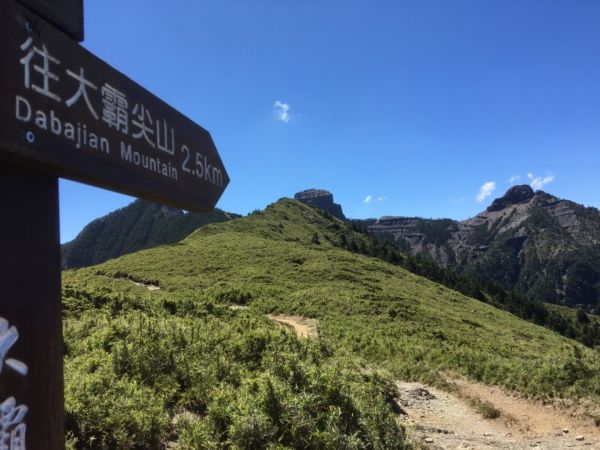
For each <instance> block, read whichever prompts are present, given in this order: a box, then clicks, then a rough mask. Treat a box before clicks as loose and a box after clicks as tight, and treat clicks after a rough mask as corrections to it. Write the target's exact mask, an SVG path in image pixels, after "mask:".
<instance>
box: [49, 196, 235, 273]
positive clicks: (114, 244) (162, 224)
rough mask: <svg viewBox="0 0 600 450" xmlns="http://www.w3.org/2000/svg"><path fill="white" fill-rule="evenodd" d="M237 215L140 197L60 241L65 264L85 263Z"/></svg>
mask: <svg viewBox="0 0 600 450" xmlns="http://www.w3.org/2000/svg"><path fill="white" fill-rule="evenodd" d="M236 217H240V216H239V215H237V214H232V213H226V212H224V211H221V210H220V209H215V210H214V211H211V212H207V213H186V212H184V211H182V210H179V209H175V208H170V207H167V206H162V205H159V204H156V203H151V202H148V201H145V200H139V199H138V200H135V201H134V202H132V203H130V204H129V205H127V206H125V207H123V208H120V209H117V210H115V211H113V212H111V213H109V214H107V215H105V216H103V217H100V218H98V219H95V220H93V221H92V222H90V223H89V224H87V225H86V226H85V227H84V228H83V230H82V231H81V232H80V233H79V234H78V235H77V236H76V237H75V239H73V240H72V241H70V242H67V243H65V244H63V245H61V260H62V261H61V262H62V267H63V268H66V269H68V268H76V267H86V266H90V265H94V264H99V263H101V262H104V261H106V260H108V259H112V258H116V257H118V256H121V255H124V254H127V253H133V252H136V251H138V250H142V249H145V248H149V247H154V246H157V245H164V244H170V243H174V242H177V241H179V240H181V239H183V238H184V237H185V236H187V235H188V234H190V233H191V232H192V231H194V230H195V229H197V228H199V227H201V226H204V225H206V224H209V223H215V222H223V221H226V220H230V219H232V218H236Z"/></svg>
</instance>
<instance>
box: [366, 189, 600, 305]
mask: <svg viewBox="0 0 600 450" xmlns="http://www.w3.org/2000/svg"><path fill="white" fill-rule="evenodd" d="M366 225H367V229H368V231H369V232H370V233H372V234H373V235H375V236H377V237H379V238H382V239H391V240H393V241H394V243H395V244H396V246H397V247H398V248H399V249H401V250H404V251H406V252H410V253H412V254H413V255H417V254H421V255H426V256H428V257H431V258H432V259H433V260H434V261H435V262H436V263H437V264H438V265H440V266H442V267H446V268H450V269H454V270H456V271H458V272H461V273H464V274H465V275H470V276H476V277H478V278H480V279H489V280H493V281H496V282H499V283H501V284H502V285H503V286H504V287H506V288H508V289H514V290H515V291H516V292H518V293H522V294H527V295H529V296H530V297H533V298H535V299H538V300H543V301H546V302H550V303H559V304H565V305H569V306H582V307H584V308H586V309H588V310H591V309H594V308H598V306H599V292H600V211H598V210H597V209H596V208H586V207H584V206H582V205H579V204H577V203H574V202H572V201H569V200H562V199H559V198H557V197H554V196H553V195H550V194H548V193H546V192H543V191H536V192H534V191H533V189H531V187H529V186H527V185H522V186H514V187H512V188H510V189H509V190H508V191H507V192H506V194H505V195H504V196H503V197H501V198H498V199H496V200H494V201H493V203H492V204H491V205H490V206H489V207H488V208H487V210H485V211H483V212H482V213H480V214H478V215H477V216H475V217H473V218H471V219H467V220H463V221H455V220H451V219H422V218H417V217H390V216H386V217H381V218H380V219H379V220H371V221H368V222H367V223H366Z"/></svg>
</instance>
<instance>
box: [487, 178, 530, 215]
mask: <svg viewBox="0 0 600 450" xmlns="http://www.w3.org/2000/svg"><path fill="white" fill-rule="evenodd" d="M534 196H535V193H534V192H533V189H532V188H531V186H529V185H527V184H521V185H518V186H513V187H511V188H510V189H509V190H508V191H506V194H504V195H503V196H502V197H500V198H497V199H496V200H494V201H493V202H492V204H491V206H490V207H488V209H487V211H488V212H492V211H500V210H501V209H504V208H506V207H507V206H511V205H517V204H519V203H527V202H528V201H529V200H531V199H532V198H533V197H534Z"/></svg>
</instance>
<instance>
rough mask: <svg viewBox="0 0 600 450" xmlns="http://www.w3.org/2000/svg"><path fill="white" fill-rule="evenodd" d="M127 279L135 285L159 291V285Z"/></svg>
mask: <svg viewBox="0 0 600 450" xmlns="http://www.w3.org/2000/svg"><path fill="white" fill-rule="evenodd" d="M129 281H131V282H132V283H133V284H135V285H136V286H142V287H145V288H146V289H148V290H149V291H160V286H158V285H156V284H152V283H140V282H139V281H133V280H129Z"/></svg>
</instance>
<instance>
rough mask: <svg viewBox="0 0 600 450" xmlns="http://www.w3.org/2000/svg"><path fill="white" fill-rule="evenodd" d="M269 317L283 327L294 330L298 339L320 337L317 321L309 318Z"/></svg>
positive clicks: (273, 315) (272, 315)
mask: <svg viewBox="0 0 600 450" xmlns="http://www.w3.org/2000/svg"><path fill="white" fill-rule="evenodd" d="M267 317H268V318H269V319H271V320H272V321H274V322H275V323H277V324H278V325H279V326H281V327H289V328H292V329H293V330H294V331H295V332H296V334H297V335H298V337H301V338H308V337H315V338H316V337H319V321H318V320H316V319H309V318H308V317H302V316H285V315H277V314H269V315H268V316H267Z"/></svg>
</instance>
